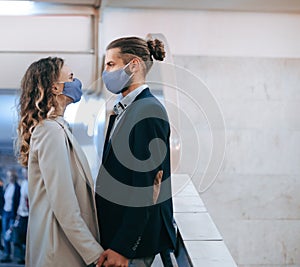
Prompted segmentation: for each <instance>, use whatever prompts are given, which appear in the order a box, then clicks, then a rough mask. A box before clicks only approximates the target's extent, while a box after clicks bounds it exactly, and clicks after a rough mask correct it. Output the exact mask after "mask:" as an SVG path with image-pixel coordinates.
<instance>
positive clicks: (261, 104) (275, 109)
mask: <svg viewBox="0 0 300 267" xmlns="http://www.w3.org/2000/svg"><path fill="white" fill-rule="evenodd" d="M220 106H221V110H222V112H223V115H224V119H225V123H226V129H245V128H247V129H248V128H249V129H266V130H267V129H269V130H283V129H284V130H298V131H299V130H300V120H299V116H298V114H299V113H300V105H299V102H298V101H294V100H293V101H292V100H289V101H287V100H286V101H279V100H260V99H259V100H256V99H255V100H248V99H247V100H241V99H235V100H227V99H222V100H221V101H220ZM197 121H198V120H197ZM199 123H202V124H203V122H201V121H199Z"/></svg>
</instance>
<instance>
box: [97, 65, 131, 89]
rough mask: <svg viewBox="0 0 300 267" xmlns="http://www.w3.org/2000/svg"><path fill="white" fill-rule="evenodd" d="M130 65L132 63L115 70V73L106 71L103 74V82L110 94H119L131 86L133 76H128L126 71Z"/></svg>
mask: <svg viewBox="0 0 300 267" xmlns="http://www.w3.org/2000/svg"><path fill="white" fill-rule="evenodd" d="M129 64H130V62H129V63H128V64H127V65H125V66H124V67H123V68H121V69H118V70H115V71H106V70H104V71H103V73H102V80H103V82H104V84H105V86H106V88H107V90H109V91H110V92H112V93H113V94H119V93H121V91H122V90H123V89H124V88H125V87H127V86H128V85H129V81H130V79H131V77H132V76H133V73H132V74H130V75H129V74H127V73H126V71H125V69H126V67H127V66H128V65H129Z"/></svg>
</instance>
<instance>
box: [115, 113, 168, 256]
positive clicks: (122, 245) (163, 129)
mask: <svg viewBox="0 0 300 267" xmlns="http://www.w3.org/2000/svg"><path fill="white" fill-rule="evenodd" d="M169 134H170V129H169V123H168V122H167V121H164V120H161V119H155V118H148V119H144V120H143V121H141V122H140V123H138V124H137V125H136V126H135V127H134V129H133V131H132V135H131V137H130V139H129V140H130V147H131V151H132V153H133V155H134V156H135V157H136V158H138V159H139V160H146V159H147V158H149V157H150V156H151V155H150V151H149V143H150V141H151V140H153V139H155V138H159V139H161V140H162V141H163V142H164V143H165V144H166V147H167V149H169ZM154 149H156V151H157V154H158V155H160V154H161V153H163V152H162V149H161V147H160V146H159V145H157V146H155V147H154ZM169 167H170V159H169V157H168V153H167V156H166V157H165V158H164V160H163V161H162V163H161V164H159V166H157V167H156V168H154V169H153V170H151V171H147V172H137V171H133V172H132V177H131V183H132V184H131V185H132V186H136V187H145V186H152V185H153V184H154V179H155V176H156V174H157V172H158V171H161V170H162V171H164V172H165V171H166V173H167V172H169V171H167V170H166V169H168V168H169ZM131 197H134V196H131ZM144 197H145V198H146V202H149V203H151V202H152V203H153V194H152V193H151V192H150V191H149V194H147V195H145V196H144ZM144 200H145V199H144ZM155 208H158V209H159V205H154V203H153V204H152V205H149V206H145V207H136V208H133V207H127V208H126V213H125V216H124V217H123V220H122V223H121V227H120V228H119V230H118V232H117V233H116V235H115V238H114V239H113V241H112V243H111V244H110V248H111V249H113V250H115V251H117V252H119V253H120V254H122V255H124V256H125V257H127V258H134V257H135V254H136V251H137V250H138V246H139V244H141V243H142V242H143V240H142V235H143V232H144V230H145V228H146V226H147V223H148V222H149V218H150V216H151V213H152V212H153V210H154V209H155Z"/></svg>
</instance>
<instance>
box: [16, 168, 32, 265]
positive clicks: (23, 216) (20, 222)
mask: <svg viewBox="0 0 300 267" xmlns="http://www.w3.org/2000/svg"><path fill="white" fill-rule="evenodd" d="M22 176H23V181H22V184H21V196H20V204H19V207H18V211H17V217H16V221H15V223H14V240H13V241H14V255H15V257H17V258H18V259H19V260H18V263H19V264H25V248H26V234H27V225H28V215H29V203H28V173H27V169H26V168H22Z"/></svg>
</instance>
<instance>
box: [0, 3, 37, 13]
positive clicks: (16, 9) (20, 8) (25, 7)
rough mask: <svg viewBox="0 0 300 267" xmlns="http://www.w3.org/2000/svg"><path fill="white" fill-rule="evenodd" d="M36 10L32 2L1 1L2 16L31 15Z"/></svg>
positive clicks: (0, 11)
mask: <svg viewBox="0 0 300 267" xmlns="http://www.w3.org/2000/svg"><path fill="white" fill-rule="evenodd" d="M33 8H34V2H32V1H0V15H4V16H10V15H30V14H31V13H32V11H33Z"/></svg>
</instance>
